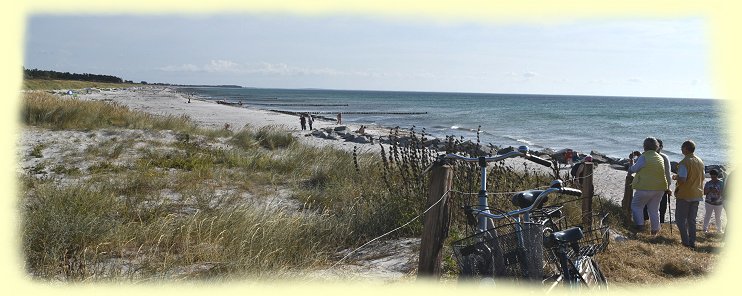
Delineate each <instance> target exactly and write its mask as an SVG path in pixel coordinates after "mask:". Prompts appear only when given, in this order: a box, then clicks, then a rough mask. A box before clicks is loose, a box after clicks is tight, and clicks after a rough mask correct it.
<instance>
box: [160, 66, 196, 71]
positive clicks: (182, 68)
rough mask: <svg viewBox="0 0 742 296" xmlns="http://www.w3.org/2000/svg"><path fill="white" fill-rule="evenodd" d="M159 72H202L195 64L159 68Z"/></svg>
mask: <svg viewBox="0 0 742 296" xmlns="http://www.w3.org/2000/svg"><path fill="white" fill-rule="evenodd" d="M157 70H160V71H165V72H197V71H200V69H199V67H198V66H196V65H194V64H182V65H168V66H164V67H159V68H157Z"/></svg>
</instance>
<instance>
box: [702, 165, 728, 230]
mask: <svg viewBox="0 0 742 296" xmlns="http://www.w3.org/2000/svg"><path fill="white" fill-rule="evenodd" d="M709 175H710V176H711V181H708V182H706V185H704V186H703V194H706V200H705V206H706V213H705V214H704V217H703V232H704V233H708V232H709V222H710V221H711V214H712V213H713V214H714V218H715V219H714V221H715V222H716V232H718V233H723V232H724V228H723V227H722V226H721V210H722V209H723V208H722V204H723V202H724V195H723V192H724V181H722V180H719V171H717V170H711V171H709Z"/></svg>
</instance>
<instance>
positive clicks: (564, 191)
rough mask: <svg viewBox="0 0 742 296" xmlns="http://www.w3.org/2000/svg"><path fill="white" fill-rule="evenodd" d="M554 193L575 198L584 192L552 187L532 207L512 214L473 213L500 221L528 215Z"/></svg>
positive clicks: (480, 211)
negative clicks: (524, 214)
mask: <svg viewBox="0 0 742 296" xmlns="http://www.w3.org/2000/svg"><path fill="white" fill-rule="evenodd" d="M554 192H557V193H561V194H567V195H573V196H581V195H582V191H580V190H578V189H574V188H553V187H552V188H549V189H546V190H544V191H543V192H542V193H541V194H539V195H538V197H536V200H535V201H534V202H533V203H532V204H531V205H530V206H528V207H526V208H521V209H517V210H512V211H510V212H507V213H503V214H492V213H489V211H488V210H479V209H476V210H472V213H473V214H474V215H482V216H485V217H488V218H492V219H498V220H499V219H503V218H507V217H512V216H517V215H520V214H523V213H527V212H530V211H532V210H533V208H534V207H536V206H538V205H540V204H541V201H542V200H543V199H544V198H546V196H548V195H549V194H551V193H554Z"/></svg>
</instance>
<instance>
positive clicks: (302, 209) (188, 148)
mask: <svg viewBox="0 0 742 296" xmlns="http://www.w3.org/2000/svg"><path fill="white" fill-rule="evenodd" d="M24 98H25V100H24V106H23V111H22V115H23V121H24V123H26V124H27V125H29V126H37V127H43V128H48V129H52V130H57V129H65V130H82V131H87V130H95V129H109V130H114V131H115V130H116V129H146V130H148V129H151V130H163V131H167V132H169V133H172V134H174V135H175V138H176V141H174V142H172V143H159V144H155V143H149V144H148V145H146V147H144V148H142V147H140V146H136V143H137V141H136V140H135V139H118V140H117V141H115V142H110V143H103V144H102V145H101V146H99V147H95V148H91V149H88V150H87V151H85V153H87V154H88V155H87V159H89V160H90V161H92V162H93V164H92V165H91V166H89V168H88V169H81V168H80V166H79V164H76V163H65V164H57V165H51V168H45V167H40V168H35V169H34V168H32V169H31V171H30V172H28V174H26V175H24V176H23V177H22V178H21V181H22V183H23V185H24V186H23V191H22V192H21V198H20V203H19V206H20V211H21V217H22V229H21V232H22V237H23V240H22V241H23V250H24V256H25V261H26V264H27V270H28V273H29V274H31V275H33V276H34V277H35V278H38V279H43V280H57V279H58V280H73V281H88V280H104V279H114V280H122V279H123V280H136V281H141V280H155V279H195V278H197V279H202V278H208V279H232V278H244V277H252V278H259V279H265V278H273V277H280V276H286V275H288V274H295V272H296V271H297V270H298V271H306V270H311V269H314V268H318V267H321V266H327V265H328V264H331V263H332V262H334V261H335V260H337V259H338V258H337V255H335V254H336V252H337V251H339V250H342V249H347V248H350V247H354V246H359V245H361V244H363V243H365V242H367V241H368V240H370V239H372V238H375V237H377V236H379V235H381V234H383V233H385V232H387V231H389V230H391V229H394V228H396V227H398V226H400V225H402V224H403V223H405V222H407V221H409V220H410V219H412V218H414V217H415V216H416V215H418V214H419V213H420V212H421V211H422V210H423V206H424V204H425V200H426V198H427V196H426V195H427V193H426V189H427V187H428V178H427V174H424V173H423V171H424V170H425V168H426V167H427V166H428V165H429V164H430V163H431V162H432V161H433V160H434V159H433V158H434V153H432V152H431V151H428V150H425V149H414V147H418V148H419V147H420V146H416V145H419V144H420V143H422V142H423V141H424V140H425V139H424V137H425V136H424V135H419V136H417V135H416V136H415V137H413V140H412V146H401V145H392V146H391V147H387V148H385V149H384V150H383V153H382V154H381V155H372V154H356V153H353V154H350V153H347V152H344V151H339V150H335V149H331V148H314V147H308V146H304V145H301V144H299V143H298V142H297V141H296V139H294V138H293V137H291V135H290V134H288V133H287V132H283V131H281V130H279V129H277V128H275V127H265V128H260V129H254V128H251V127H249V126H248V127H245V128H243V129H242V130H238V131H235V132H232V131H228V130H224V129H219V130H212V129H201V128H199V127H197V126H196V125H195V124H194V123H193V122H191V121H190V120H189V119H188V118H186V117H161V116H152V115H148V114H144V113H141V112H133V111H130V110H128V109H127V108H125V107H123V106H117V105H115V104H110V103H105V102H90V101H81V100H75V99H69V98H60V97H57V96H53V95H50V94H47V93H39V92H31V93H27V94H25V97H24ZM391 136H393V135H391ZM214 141H221V142H224V143H229V144H230V145H231V147H232V148H215V147H213V146H210V145H208V143H209V142H214ZM449 144H450V146H451V148H452V149H453V148H455V147H454V146H456V145H461V144H462V143H458V142H457V141H454V140H452V139H449ZM43 145H44V144H43V143H40V144H38V145H37V146H34V147H33V148H32V150H31V151H28V152H25V153H23V154H25V155H29V157H34V158H36V157H38V158H42V159H43V158H44V157H46V155H44V153H43V152H42V151H43V149H44V146H43ZM137 147H138V148H137ZM410 147H413V148H410ZM132 153H133V154H135V155H136V159H134V160H132V161H126V162H121V161H120V159H121V157H122V155H129V154H132ZM50 170H51V171H53V172H54V173H55V174H56V175H54V176H53V177H45V176H44V175H43V174H42V175H41V177H39V176H40V175H39V173H40V172H46V171H50ZM490 170H491V173H490V174H489V177H490V179H489V180H488V183H489V184H490V186H491V188H490V189H489V190H490V191H491V192H512V191H519V190H523V189H528V188H534V187H541V186H544V185H546V184H548V181H550V180H551V178H552V177H550V176H545V175H541V174H537V173H535V171H532V170H530V169H528V168H525V169H521V168H513V167H508V166H504V165H498V164H495V165H493V166H492V167H491V169H490ZM524 172H525V173H524ZM478 178H479V176H478V169H477V168H476V167H475V166H473V165H464V164H457V166H456V170H455V181H454V184H455V188H454V190H456V191H460V192H476V191H477V190H478V185H477V184H478ZM60 180H64V181H65V182H59V181H60ZM468 198H472V196H470V195H463V194H462V195H460V196H458V197H456V198H454V199H452V203H453V204H452V208H454V209H458V206H460V205H461V204H462V203H463V202H465V200H466V199H468ZM493 201H494V202H496V203H499V206H502V207H505V206H507V205H508V203H509V201H508V198H507V197H498V198H494V199H493ZM575 204H577V203H572V206H568V207H567V209H566V210H565V212H566V213H567V215H568V216H572V217H577V216H579V215H578V214H576V213H578V212H579V206H574V205H575ZM595 204H596V208H597V210H603V211H607V212H611V213H612V214H613V215H614V218H612V219H611V223H613V225H612V227H614V228H616V229H618V230H619V231H623V230H624V229H625V228H624V227H623V226H622V225H620V224H619V223H618V222H617V221H621V219H620V217H618V216H620V209H618V207H617V206H615V205H611V204H606V203H602V202H600V200H599V199H597V198H596V200H595ZM460 212H461V211H458V210H454V212H453V214H454V216H453V220H452V221H453V224H452V227H451V232H450V238H449V240H454V239H457V238H461V237H463V236H464V235H465V233H466V230H465V229H464V228H463V220H464V219H463V217H461V215H460ZM420 229H421V224H420V221H419V220H418V221H417V222H414V223H412V224H411V225H409V226H408V227H405V228H403V229H401V230H399V231H397V232H395V233H393V234H392V235H391V237H404V236H418V235H419V234H420ZM674 235H675V236H669V234H665V233H664V232H663V234H662V236H661V237H660V238H649V237H643V236H641V235H640V236H639V237H637V238H635V239H632V240H630V241H629V242H624V243H618V242H616V243H612V244H611V245H610V246H609V249H608V251H606V252H605V253H603V254H600V255H599V256H598V257H597V258H598V260H599V262H600V263H601V266H604V272H605V274H606V275H607V276H608V277H609V279H610V281H611V282H612V283H648V284H664V283H667V282H670V281H672V280H673V279H678V278H698V277H699V276H703V275H705V274H707V273H708V272H709V271H710V270H711V269H712V267H713V262H714V259H715V258H716V255H717V253H718V251H717V250H718V249H719V247H720V246H721V245H722V244H723V240H721V239H720V238H709V239H705V238H703V239H701V240H699V243H700V245H701V248H700V252H699V251H696V252H692V251H689V250H686V249H684V248H683V247H681V246H680V245H679V243H676V242H679V239H678V238H677V237H676V236H677V232H675V234H674ZM672 254H681V256H684V257H687V258H691V259H690V261H689V262H691V263H690V264H689V263H688V262H686V261H682V260H681V259H678V258H681V257H678V256H674V255H672ZM679 260H680V261H679ZM683 260H684V259H683ZM454 266H455V262H453V260H452V257H451V253H450V250H447V252H446V253H445V254H444V270H446V271H447V273H448V275H449V276H455V273H456V272H455V271H454V268H453V267H454Z"/></svg>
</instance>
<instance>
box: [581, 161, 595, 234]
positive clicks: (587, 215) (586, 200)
mask: <svg viewBox="0 0 742 296" xmlns="http://www.w3.org/2000/svg"><path fill="white" fill-rule="evenodd" d="M582 165H583V170H582V174H583V176H585V177H584V178H583V179H582V182H580V184H581V185H582V196H581V197H582V226H583V227H584V228H585V229H592V227H593V196H594V195H595V187H594V186H593V163H592V162H584V163H583V164H582Z"/></svg>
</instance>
